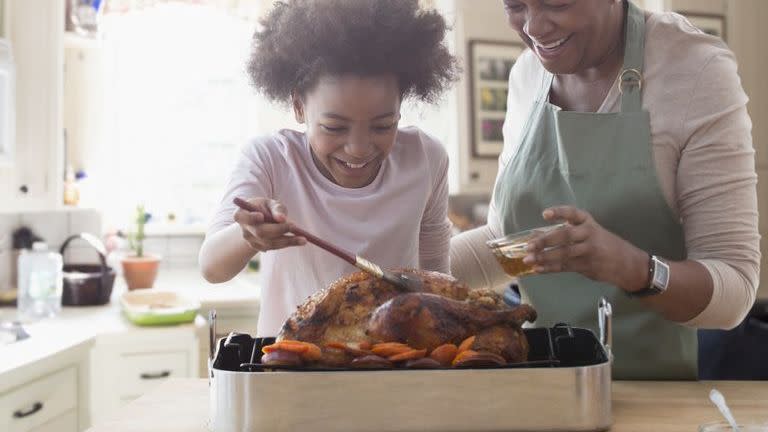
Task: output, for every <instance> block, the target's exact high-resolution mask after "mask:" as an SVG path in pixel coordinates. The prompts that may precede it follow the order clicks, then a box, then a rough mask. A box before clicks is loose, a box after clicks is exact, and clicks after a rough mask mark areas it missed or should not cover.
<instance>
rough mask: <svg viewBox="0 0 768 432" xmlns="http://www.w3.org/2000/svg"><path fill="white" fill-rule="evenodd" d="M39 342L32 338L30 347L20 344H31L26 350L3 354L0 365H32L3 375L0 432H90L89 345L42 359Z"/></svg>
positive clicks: (12, 348)
mask: <svg viewBox="0 0 768 432" xmlns="http://www.w3.org/2000/svg"><path fill="white" fill-rule="evenodd" d="M35 337H36V335H33V336H32V339H30V341H29V342H27V341H23V342H17V344H27V348H24V346H21V345H18V346H14V345H13V344H12V345H9V346H6V349H7V350H8V351H6V352H3V353H2V354H0V359H3V360H7V361H8V362H10V364H15V362H17V360H18V356H23V357H24V358H25V359H27V358H28V359H29V362H28V363H25V364H23V365H22V366H20V367H18V368H15V369H11V370H4V371H3V372H2V373H0V431H3V432H37V431H51V432H53V431H56V432H79V431H83V430H85V429H87V428H88V426H89V425H90V423H89V419H90V413H89V409H90V406H89V400H88V396H89V394H90V386H89V383H88V376H89V368H90V361H89V355H88V353H89V350H90V344H89V343H87V342H85V343H79V344H77V345H75V346H72V347H68V348H64V349H63V350H62V351H60V352H58V353H56V354H55V355H42V354H41V351H40V350H39V344H38V345H36V346H37V348H35V347H34V346H33V345H35V343H36V342H35V341H34V338H35ZM53 345H55V343H53ZM2 349H3V347H0V350H2ZM14 351H15V353H14ZM21 353H23V354H21Z"/></svg>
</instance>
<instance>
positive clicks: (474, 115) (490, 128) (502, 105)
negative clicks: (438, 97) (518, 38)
mask: <svg viewBox="0 0 768 432" xmlns="http://www.w3.org/2000/svg"><path fill="white" fill-rule="evenodd" d="M524 49H525V46H524V45H523V44H521V43H515V42H498V41H484V40H470V41H469V50H468V58H469V62H468V73H469V98H470V118H469V124H470V133H471V137H472V139H471V141H472V143H471V144H472V156H474V157H477V158H491V159H495V158H498V157H499V154H501V150H502V147H503V146H504V138H503V136H502V132H501V131H502V126H503V125H504V116H505V114H506V112H507V85H508V80H509V71H510V69H512V66H513V65H514V64H515V61H516V60H517V58H518V56H520V54H521V53H522V52H523V50H524Z"/></svg>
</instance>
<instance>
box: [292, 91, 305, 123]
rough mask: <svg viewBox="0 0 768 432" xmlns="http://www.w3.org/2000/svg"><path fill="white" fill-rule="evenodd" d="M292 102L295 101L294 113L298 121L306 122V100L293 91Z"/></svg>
mask: <svg viewBox="0 0 768 432" xmlns="http://www.w3.org/2000/svg"><path fill="white" fill-rule="evenodd" d="M291 102H292V103H293V115H294V116H295V117H296V121H297V122H298V123H300V124H303V123H304V121H305V120H304V101H302V100H301V97H300V96H299V95H298V94H296V92H293V94H291Z"/></svg>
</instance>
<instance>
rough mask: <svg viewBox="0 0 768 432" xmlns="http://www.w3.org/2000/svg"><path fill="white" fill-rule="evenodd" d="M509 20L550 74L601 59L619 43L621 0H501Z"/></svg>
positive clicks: (574, 70)
mask: <svg viewBox="0 0 768 432" xmlns="http://www.w3.org/2000/svg"><path fill="white" fill-rule="evenodd" d="M503 3H504V10H505V11H506V13H507V18H508V20H509V24H510V25H511V26H512V28H513V29H515V31H517V33H518V34H519V35H520V37H521V38H522V40H523V41H524V42H525V43H526V44H527V45H528V47H530V48H531V49H532V50H533V52H534V53H536V56H537V57H538V58H539V59H540V60H541V63H542V65H543V66H544V67H545V68H546V69H547V70H548V71H549V72H551V73H553V74H572V73H578V72H580V71H583V70H584V69H586V68H590V67H593V66H595V65H598V64H600V63H602V62H603V61H604V60H605V58H606V56H607V55H608V53H609V52H611V50H612V49H613V48H615V47H617V46H618V44H617V43H618V42H620V41H617V39H616V38H617V35H619V34H620V31H617V30H619V29H621V25H622V17H623V9H622V3H621V0H503Z"/></svg>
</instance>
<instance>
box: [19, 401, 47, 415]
mask: <svg viewBox="0 0 768 432" xmlns="http://www.w3.org/2000/svg"><path fill="white" fill-rule="evenodd" d="M41 409H43V403H42V402H35V403H34V404H32V408H30V409H29V411H22V410H16V411H14V412H13V418H17V419H20V418H24V417H28V416H31V415H32V414H34V413H36V412H38V411H40V410H41Z"/></svg>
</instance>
